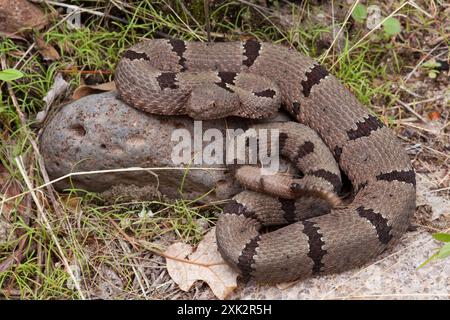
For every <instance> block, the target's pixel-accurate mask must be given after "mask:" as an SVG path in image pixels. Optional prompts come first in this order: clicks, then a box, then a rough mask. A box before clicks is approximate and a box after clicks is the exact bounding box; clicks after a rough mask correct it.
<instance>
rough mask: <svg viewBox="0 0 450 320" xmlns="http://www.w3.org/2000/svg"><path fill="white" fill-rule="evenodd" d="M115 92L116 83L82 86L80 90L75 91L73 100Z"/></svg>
mask: <svg viewBox="0 0 450 320" xmlns="http://www.w3.org/2000/svg"><path fill="white" fill-rule="evenodd" d="M113 90H116V83H115V82H114V81H111V82H106V83H101V84H97V85H93V86H89V85H81V86H79V87H78V88H76V89H75V91H74V92H73V95H72V99H74V100H78V99H80V98H83V97H85V96H88V95H90V94H94V93H101V92H106V91H113Z"/></svg>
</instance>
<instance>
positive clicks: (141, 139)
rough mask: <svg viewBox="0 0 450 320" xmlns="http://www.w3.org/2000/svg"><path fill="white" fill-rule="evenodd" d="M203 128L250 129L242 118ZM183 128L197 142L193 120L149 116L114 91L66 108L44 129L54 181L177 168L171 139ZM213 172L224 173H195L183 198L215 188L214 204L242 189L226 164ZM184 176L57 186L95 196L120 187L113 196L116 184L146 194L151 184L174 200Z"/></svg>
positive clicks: (119, 177) (168, 173)
mask: <svg viewBox="0 0 450 320" xmlns="http://www.w3.org/2000/svg"><path fill="white" fill-rule="evenodd" d="M202 125H203V129H204V130H205V129H207V128H217V129H219V130H220V131H221V132H222V133H224V132H225V129H227V128H231V129H234V128H243V129H245V128H246V127H247V125H246V123H245V122H244V121H243V120H240V119H233V121H229V120H228V121H227V120H214V121H203V123H202ZM180 128H184V129H187V130H188V131H189V132H190V133H191V136H192V141H193V134H192V133H193V128H194V122H193V120H192V119H190V118H187V117H181V116H154V115H149V114H146V113H143V112H141V111H138V110H136V109H134V108H131V107H129V106H127V105H126V104H124V103H123V102H121V101H120V100H119V99H118V98H117V96H116V93H115V92H109V93H103V94H97V95H91V96H87V97H84V98H82V99H79V100H77V101H74V102H72V103H70V104H68V105H66V106H64V107H63V108H62V109H61V110H60V111H59V112H58V113H57V114H56V115H55V116H54V117H53V118H52V119H51V120H50V121H49V123H48V124H47V126H46V127H45V130H44V132H43V134H42V136H41V140H40V147H41V152H42V155H43V157H44V161H45V164H46V168H47V171H48V174H49V176H50V178H51V179H55V178H58V177H61V176H63V175H66V174H68V173H70V172H80V171H93V170H106V169H117V168H128V167H142V168H167V167H177V165H176V164H174V163H173V161H172V160H171V153H172V150H173V147H174V146H175V145H176V144H177V143H178V142H177V141H174V142H172V141H171V134H172V132H173V130H175V129H180ZM206 144H208V143H206V142H204V143H203V145H206ZM192 167H193V168H195V167H199V166H195V165H193V166H192ZM202 167H204V165H203V166H202ZM209 168H215V169H217V168H219V169H220V168H221V169H222V170H221V171H220V170H213V169H211V170H190V171H189V172H188V173H187V175H186V179H185V181H184V186H183V197H185V198H188V199H192V198H196V197H199V196H201V195H203V194H205V193H207V192H210V191H211V190H213V191H211V192H210V193H209V194H208V196H207V197H206V198H204V200H206V201H214V200H219V199H225V198H229V197H231V196H232V195H234V194H235V193H237V192H238V191H239V190H240V188H239V187H238V185H237V183H235V182H234V180H233V179H232V177H231V173H229V172H228V171H226V170H225V169H226V168H225V167H224V166H223V165H215V166H209ZM184 174H185V171H184V170H165V171H156V170H155V171H153V172H147V171H135V172H130V171H129V172H114V173H99V174H88V175H76V176H72V177H71V179H70V180H69V179H65V180H62V181H60V182H58V183H56V184H55V187H56V188H57V189H59V190H62V189H66V188H70V187H76V188H79V189H84V190H89V191H94V192H103V191H107V190H110V189H111V188H112V187H115V188H116V189H115V190H116V191H115V192H114V194H117V186H119V188H120V187H121V186H124V190H125V189H126V190H128V191H129V190H130V189H129V186H137V187H138V188H144V189H143V190H144V192H141V193H142V194H145V193H146V191H145V188H148V186H152V187H155V189H156V188H157V189H158V191H159V192H161V193H162V194H164V195H166V196H167V197H169V198H180V197H181V196H180V193H179V191H178V190H179V188H180V186H181V183H182V181H183V175H184ZM127 188H128V189H127ZM119 190H120V189H119ZM132 190H135V189H132ZM132 193H136V194H138V191H132ZM147 193H148V192H147ZM139 197H144V196H142V195H139Z"/></svg>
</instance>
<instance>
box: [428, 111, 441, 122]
mask: <svg viewBox="0 0 450 320" xmlns="http://www.w3.org/2000/svg"><path fill="white" fill-rule="evenodd" d="M428 118H429V119H430V120H432V121H434V120H439V119H440V118H441V113H440V112H439V111H431V112H429V113H428Z"/></svg>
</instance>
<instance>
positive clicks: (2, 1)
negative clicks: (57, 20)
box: [0, 0, 49, 38]
mask: <svg viewBox="0 0 450 320" xmlns="http://www.w3.org/2000/svg"><path fill="white" fill-rule="evenodd" d="M48 22H49V20H48V18H47V16H46V15H45V14H44V12H43V11H42V9H41V8H40V7H39V6H37V5H35V4H33V3H30V2H29V1H27V0H0V34H4V35H6V36H7V37H10V38H21V37H20V35H21V34H23V33H24V32H25V31H29V30H30V29H33V28H34V29H41V28H43V27H44V26H46V25H47V24H48Z"/></svg>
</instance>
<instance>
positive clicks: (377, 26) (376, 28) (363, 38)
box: [330, 1, 409, 69]
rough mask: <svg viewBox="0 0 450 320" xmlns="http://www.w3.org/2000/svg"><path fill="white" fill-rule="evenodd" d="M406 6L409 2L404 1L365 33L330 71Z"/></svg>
mask: <svg viewBox="0 0 450 320" xmlns="http://www.w3.org/2000/svg"><path fill="white" fill-rule="evenodd" d="M407 4H409V1H406V2H404V3H403V4H402V5H401V6H400V7H398V8H397V9H395V10H394V11H393V12H392V13H391V14H390V15H388V16H387V17H386V18H384V19H383V20H381V21H380V22H379V23H378V24H377V25H376V26H375V28H373V29H372V30H370V31H369V32H367V33H366V34H365V35H364V36H363V37H362V38H361V39H359V40H358V41H357V42H356V43H355V44H354V45H353V46H352V47H351V48H350V49H348V51H347V52H346V53H345V54H343V55H341V56H340V57H339V58H338V59H337V60H336V61H335V62H334V63H333V65H332V66H331V68H330V69H333V68H334V67H335V66H336V64H337V63H338V62H339V61H341V59H342V58H343V57H344V56H346V55H348V54H349V53H350V52H352V51H353V50H354V49H355V48H357V47H358V46H359V45H360V44H361V43H362V42H363V41H364V40H365V39H366V38H367V37H368V36H370V35H371V34H372V33H373V32H375V31H376V30H378V28H379V27H380V26H382V25H383V23H384V22H385V21H386V20H387V19H389V18H391V17H392V16H394V15H395V14H396V13H397V12H399V11H400V10H401V9H402V8H403V7H404V6H406V5H407Z"/></svg>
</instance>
